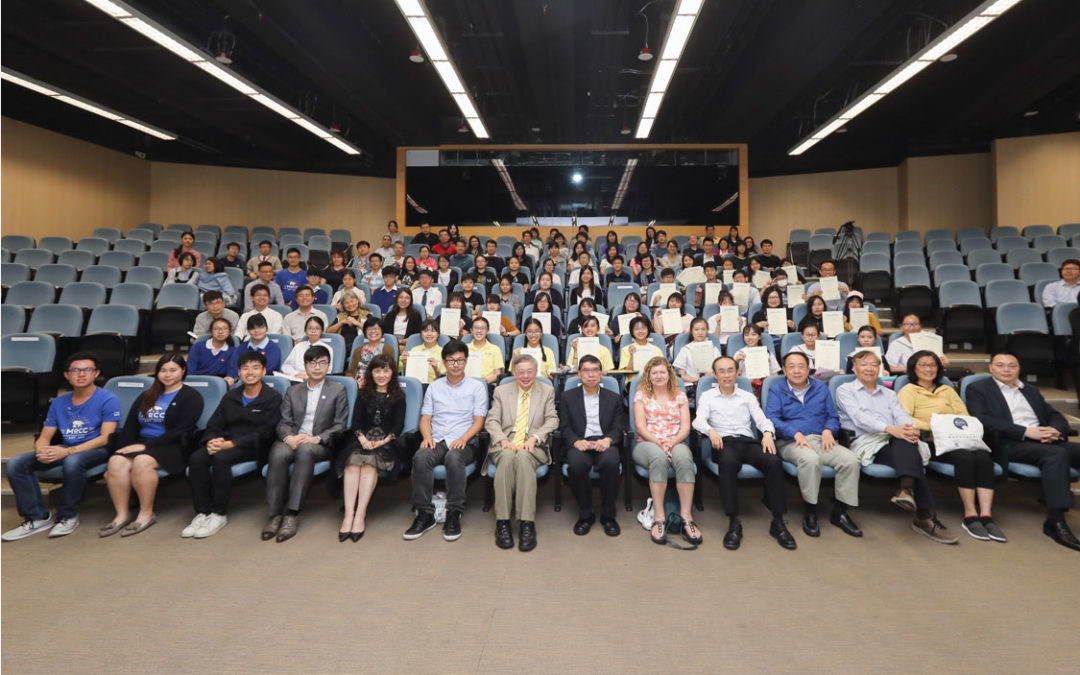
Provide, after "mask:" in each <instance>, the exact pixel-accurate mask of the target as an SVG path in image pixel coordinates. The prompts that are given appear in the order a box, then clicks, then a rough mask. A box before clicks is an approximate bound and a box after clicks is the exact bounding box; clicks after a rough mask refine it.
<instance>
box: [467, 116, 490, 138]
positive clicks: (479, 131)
mask: <svg viewBox="0 0 1080 675" xmlns="http://www.w3.org/2000/svg"><path fill="white" fill-rule="evenodd" d="M465 121H466V122H468V123H469V126H470V127H472V132H473V135H474V136H476V137H477V138H487V137H488V131H487V127H485V126H484V123H483V122H482V121H480V118H479V117H466V118H465Z"/></svg>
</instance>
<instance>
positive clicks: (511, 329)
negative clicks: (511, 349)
mask: <svg viewBox="0 0 1080 675" xmlns="http://www.w3.org/2000/svg"><path fill="white" fill-rule="evenodd" d="M485 311H488V312H500V316H499V329H498V335H501V336H503V338H504V339H505V338H512V337H517V336H518V335H521V331H519V330H518V328H517V326H515V325H514V322H513V321H511V320H510V317H508V316H506V315H505V314H501V312H502V298H501V297H499V294H498V293H491V294H490V295H488V296H487V303H486V304H485V305H483V306H480V307H477V308H476V309H475V310H473V318H474V319H475V318H476V317H478V316H483V314H484V312H485Z"/></svg>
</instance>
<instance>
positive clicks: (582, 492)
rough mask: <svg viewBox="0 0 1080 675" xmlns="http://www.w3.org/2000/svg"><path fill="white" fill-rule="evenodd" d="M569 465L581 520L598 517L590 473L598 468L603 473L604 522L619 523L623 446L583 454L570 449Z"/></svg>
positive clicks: (567, 458) (567, 454)
mask: <svg viewBox="0 0 1080 675" xmlns="http://www.w3.org/2000/svg"><path fill="white" fill-rule="evenodd" d="M601 438H603V436H595V437H593V438H586V439H585V440H587V441H596V440H600V439H601ZM566 464H567V473H568V474H569V476H570V488H571V489H572V490H573V491H574V499H576V500H577V503H578V514H579V515H578V517H579V518H583V519H588V518H592V517H593V515H594V511H593V499H592V481H591V480H589V471H590V470H591V469H596V472H597V473H598V474H600V520H601V521H605V520H615V500H616V498H617V497H618V496H619V464H620V462H619V446H618V445H617V444H615V443H612V444H611V447H609V448H608V449H607V450H605V451H603V452H596V451H595V450H588V451H584V452H583V451H581V450H578V449H577V448H575V447H573V446H570V447H569V448H567V450H566Z"/></svg>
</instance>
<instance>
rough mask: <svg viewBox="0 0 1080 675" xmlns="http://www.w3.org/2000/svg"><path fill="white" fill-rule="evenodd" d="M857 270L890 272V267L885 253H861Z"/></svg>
mask: <svg viewBox="0 0 1080 675" xmlns="http://www.w3.org/2000/svg"><path fill="white" fill-rule="evenodd" d="M859 269H860V270H861V271H863V272H891V271H892V265H891V264H890V262H889V256H888V254H886V253H863V255H862V257H861V258H859Z"/></svg>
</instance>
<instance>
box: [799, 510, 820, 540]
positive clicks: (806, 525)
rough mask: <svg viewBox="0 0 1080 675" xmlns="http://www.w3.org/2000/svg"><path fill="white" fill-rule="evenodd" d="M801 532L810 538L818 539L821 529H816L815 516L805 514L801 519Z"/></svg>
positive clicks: (814, 514)
mask: <svg viewBox="0 0 1080 675" xmlns="http://www.w3.org/2000/svg"><path fill="white" fill-rule="evenodd" d="M802 531H803V532H805V533H806V534H808V535H810V536H811V537H820V536H821V528H820V527H818V523H817V514H816V513H807V514H805V515H804V516H803V518H802Z"/></svg>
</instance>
